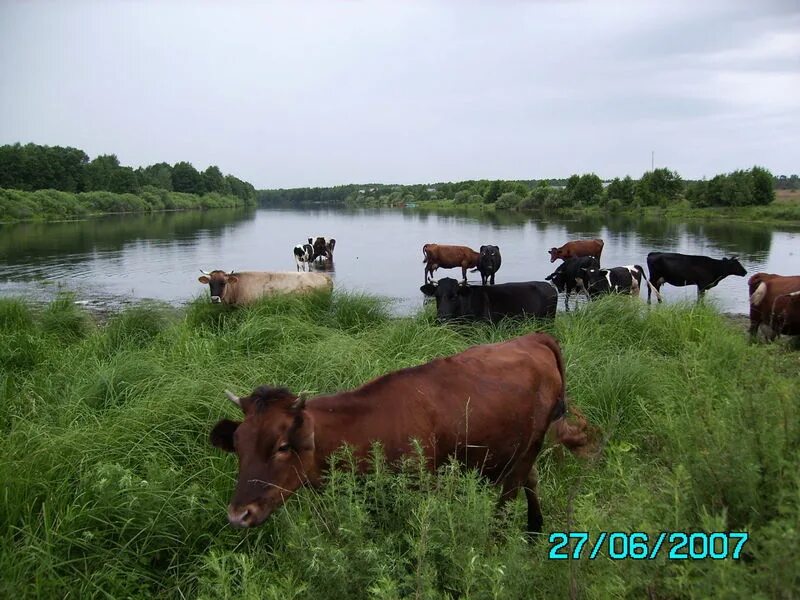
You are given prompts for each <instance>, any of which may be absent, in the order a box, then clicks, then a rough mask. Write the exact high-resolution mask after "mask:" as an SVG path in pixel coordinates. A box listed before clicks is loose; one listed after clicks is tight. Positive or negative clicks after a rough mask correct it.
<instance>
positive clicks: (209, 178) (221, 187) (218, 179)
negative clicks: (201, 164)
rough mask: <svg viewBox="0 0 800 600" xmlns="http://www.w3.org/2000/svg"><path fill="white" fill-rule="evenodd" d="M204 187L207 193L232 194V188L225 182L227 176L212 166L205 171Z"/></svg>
mask: <svg viewBox="0 0 800 600" xmlns="http://www.w3.org/2000/svg"><path fill="white" fill-rule="evenodd" d="M203 187H204V189H205V191H206V192H217V193H219V194H230V193H231V187H230V185H228V182H227V181H225V176H224V175H223V174H222V171H220V170H219V167H217V166H215V165H211V166H210V167H208V168H207V169H206V170H205V171H203Z"/></svg>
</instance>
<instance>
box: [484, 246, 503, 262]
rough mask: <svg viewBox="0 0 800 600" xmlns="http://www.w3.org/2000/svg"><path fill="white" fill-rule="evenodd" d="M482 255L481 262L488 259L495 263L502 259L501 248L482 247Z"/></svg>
mask: <svg viewBox="0 0 800 600" xmlns="http://www.w3.org/2000/svg"><path fill="white" fill-rule="evenodd" d="M480 255H481V261H483V260H487V259H488V260H489V261H491V263H495V262H497V259H499V258H500V248H499V247H497V246H481V249H480Z"/></svg>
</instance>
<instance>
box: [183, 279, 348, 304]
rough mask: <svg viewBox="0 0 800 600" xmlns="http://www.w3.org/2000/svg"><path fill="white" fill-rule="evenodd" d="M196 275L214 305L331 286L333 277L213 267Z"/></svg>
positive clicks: (239, 302)
mask: <svg viewBox="0 0 800 600" xmlns="http://www.w3.org/2000/svg"><path fill="white" fill-rule="evenodd" d="M201 273H203V275H202V276H201V277H199V278H198V281H199V282H200V283H202V284H208V287H209V288H210V290H211V302H212V303H213V304H230V305H241V304H251V303H253V302H255V301H257V300H259V299H260V298H263V297H264V296H270V295H272V294H286V293H292V292H309V291H312V290H320V289H322V290H328V291H330V290H331V289H333V280H332V279H331V277H330V275H325V274H324V273H295V272H291V271H290V272H287V273H274V272H268V271H243V272H241V273H238V272H237V273H234V272H233V271H231V272H230V273H226V272H225V271H220V270H214V271H211V272H210V273H206V272H205V271H203V270H201Z"/></svg>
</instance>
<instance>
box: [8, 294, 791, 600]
mask: <svg viewBox="0 0 800 600" xmlns="http://www.w3.org/2000/svg"><path fill="white" fill-rule="evenodd" d="M542 330H543V331H547V332H549V333H551V334H553V335H554V336H555V337H556V338H557V339H558V340H559V342H560V344H561V347H562V349H563V353H564V358H565V363H566V377H567V393H568V397H569V399H570V402H571V403H572V405H573V406H576V407H579V408H580V409H581V410H582V411H583V412H584V413H585V414H586V415H587V417H588V418H589V419H590V420H591V421H592V422H593V423H594V424H595V425H597V426H598V427H600V428H601V430H602V436H603V440H604V443H603V452H602V454H601V455H600V456H599V457H597V458H595V459H592V460H590V461H585V460H579V459H576V458H574V457H573V456H572V455H570V454H568V453H564V452H563V451H562V450H561V449H560V448H552V447H548V448H546V449H545V450H544V451H543V453H542V455H541V457H540V459H539V476H540V477H539V478H540V484H539V494H540V499H541V503H542V509H543V513H544V518H545V524H544V527H545V532H544V535H543V536H542V538H541V539H539V540H538V541H537V542H536V543H532V544H531V543H528V542H527V541H526V539H525V538H524V536H523V535H522V527H523V524H524V522H525V515H524V502H523V500H522V498H518V499H517V501H516V502H514V503H512V504H511V505H510V506H509V510H508V511H507V512H506V513H505V514H503V515H502V516H501V517H500V518H496V517H495V515H494V506H495V502H496V500H497V490H496V489H494V488H492V487H490V486H488V485H487V484H486V482H484V481H482V480H481V479H480V478H479V477H478V476H477V475H476V474H475V473H474V472H464V471H463V470H461V469H459V468H457V467H455V466H450V467H445V468H443V469H442V470H441V472H440V473H439V475H438V477H435V478H434V477H431V476H429V475H427V474H426V473H425V471H424V470H422V469H420V468H419V465H418V464H416V463H414V461H411V462H410V463H409V464H408V465H407V466H406V468H404V469H401V471H400V473H391V472H389V471H388V470H387V469H386V468H385V467H386V466H385V465H384V464H383V463H382V462H381V459H380V453H379V452H378V453H376V457H375V461H376V469H375V472H374V473H372V474H371V475H368V476H363V477H362V476H357V475H355V473H354V472H353V470H352V469H351V468H348V467H347V466H346V465H347V463H346V462H345V463H344V465H343V466H344V468H343V469H342V470H338V471H336V472H335V473H334V474H332V475H331V476H330V478H329V480H328V485H327V486H326V487H325V488H322V489H320V490H303V491H301V492H300V493H298V494H296V495H295V496H293V497H292V498H290V499H289V500H288V501H287V503H286V505H285V506H284V507H283V508H281V509H280V510H278V511H277V512H276V513H275V514H274V515H273V516H272V517H271V518H270V519H269V520H268V521H267V522H266V523H265V524H264V525H263V526H262V527H260V528H258V529H254V530H248V531H241V530H234V529H233V528H231V527H230V526H228V524H227V521H226V516H225V515H226V512H225V511H226V505H227V503H228V501H229V499H230V496H231V493H232V490H233V486H234V482H235V477H236V473H237V460H236V457H235V456H231V455H226V454H223V453H222V452H219V451H217V450H216V449H214V448H212V447H211V446H210V445H209V443H208V434H209V431H210V430H211V428H212V427H213V425H214V424H215V423H216V421H217V420H218V419H220V418H234V419H236V418H239V416H240V415H238V414H237V410H236V408H235V407H234V406H232V404H231V403H230V402H228V401H227V400H226V399H225V397H224V395H223V390H224V389H225V388H229V389H232V390H234V391H235V392H237V393H246V392H248V391H250V390H251V389H252V388H254V387H255V386H258V385H261V384H265V383H268V384H272V385H284V386H287V387H289V388H291V389H292V390H294V391H300V390H305V391H309V392H310V393H311V394H312V395H314V394H322V393H326V392H335V391H338V390H345V389H351V388H353V387H356V386H358V385H360V384H362V383H364V382H366V381H369V380H371V379H373V378H375V377H377V376H379V375H381V374H384V373H387V372H390V371H394V370H397V369H401V368H404V367H409V366H413V365H418V364H421V363H424V362H427V361H430V360H431V359H433V358H435V357H439V356H447V355H451V354H454V353H456V352H459V351H461V350H464V349H466V348H468V347H469V346H471V345H474V344H481V343H488V342H495V341H500V340H504V339H509V338H511V337H514V336H517V335H521V334H524V333H527V332H530V331H542ZM0 365H2V366H1V367H0V431H2V437H3V443H2V444H0V481H2V484H3V485H2V490H3V493H2V494H0V597H3V598H14V599H24V598H45V599H48V598H66V597H68V598H92V597H102V598H176V599H181V598H207V599H212V598H245V599H254V600H255V599H261V598H266V599H275V600H277V599H285V598H324V599H325V600H337V599H351V598H352V599H356V598H358V599H360V598H364V597H369V598H375V599H386V600H390V599H397V598H408V597H416V598H515V599H523V598H544V597H547V598H568V597H579V598H648V597H650V598H659V599H662V600H666V599H683V598H712V597H713V598H745V597H746V598H795V597H800V571H798V569H797V564H798V561H800V528H798V523H800V501H798V499H800V474H799V472H798V468H797V465H798V464H800V402H799V401H798V398H800V377H799V376H798V352H797V350H796V349H793V348H792V346H791V345H790V344H788V343H786V341H785V340H782V341H780V342H779V343H775V344H769V345H767V344H751V343H749V340H748V338H747V335H746V333H745V331H744V330H743V329H742V328H741V327H736V326H733V325H731V324H730V322H729V320H727V319H726V318H725V317H724V316H723V315H721V314H719V312H718V311H717V310H716V309H715V308H714V305H713V303H711V302H709V303H704V304H699V305H696V304H693V303H691V304H684V305H681V304H678V305H658V306H650V307H648V306H647V305H646V304H644V303H642V302H637V301H634V300H633V299H630V298H627V297H607V298H603V299H601V300H598V301H596V302H592V303H591V304H588V305H584V306H582V307H581V308H580V309H578V310H576V311H574V312H572V313H570V314H559V315H558V317H557V318H556V319H555V321H553V322H549V323H542V322H537V321H534V320H510V321H504V322H502V323H500V324H499V325H496V326H490V325H485V324H473V325H451V326H440V325H437V324H436V322H435V319H434V313H433V311H432V310H431V307H428V308H427V309H425V310H423V311H421V312H419V313H418V314H416V315H414V316H411V317H401V318H394V317H391V316H390V312H389V310H388V308H387V304H386V302H385V301H384V300H382V299H380V298H376V297H372V296H364V295H357V294H351V293H343V292H338V291H337V292H334V293H333V294H329V293H317V294H311V295H308V296H304V297H275V298H269V299H265V300H263V301H262V302H260V303H258V304H256V305H254V306H251V307H249V308H243V309H231V308H228V307H224V306H219V305H211V304H210V303H209V302H208V300H207V299H206V298H198V299H197V300H196V301H194V302H192V303H190V304H189V305H188V306H187V307H185V308H181V309H176V308H172V307H166V306H161V305H157V304H149V303H141V304H138V305H136V306H133V307H131V308H128V309H126V310H124V311H122V312H119V313H117V314H114V315H111V316H110V318H108V319H104V320H103V321H102V322H100V323H98V322H97V321H96V320H94V319H91V318H90V317H89V315H88V314H87V313H86V312H85V311H84V310H83V309H81V308H79V307H77V306H76V305H75V304H74V302H73V299H72V298H70V297H69V296H63V297H59V298H58V299H56V300H55V301H53V302H51V303H50V304H48V305H45V306H42V307H32V306H31V305H29V304H28V303H26V302H24V301H22V300H15V299H0ZM464 376H465V377H475V376H478V374H475V373H465V374H464ZM310 401H311V402H313V400H310ZM557 531H585V532H588V534H589V536H590V539H591V540H596V539H598V536H599V534H600V532H612V531H621V532H629V533H630V532H636V531H640V532H645V533H647V534H648V535H650V536H651V539H655V537H657V535H658V533H659V532H661V531H670V532H672V531H686V532H694V531H704V532H714V531H720V532H726V531H747V532H748V533H749V536H750V539H749V541H748V542H747V543H746V545H745V547H744V552H743V557H742V559H740V560H731V559H728V560H667V559H666V557H665V556H660V557H659V558H658V559H656V560H612V559H611V558H609V557H608V552H607V551H605V550H604V551H602V552H600V553H599V555H598V557H597V559H596V560H587V558H586V553H584V554H583V558H581V559H580V560H575V561H558V560H549V559H548V551H549V549H550V547H551V544H550V543H549V542H548V537H547V536H548V535H549V534H550V533H551V532H557ZM665 553H666V551H665Z"/></svg>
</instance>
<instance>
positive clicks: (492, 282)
mask: <svg viewBox="0 0 800 600" xmlns="http://www.w3.org/2000/svg"><path fill="white" fill-rule="evenodd" d="M491 284H492V285H494V272H492V281H491Z"/></svg>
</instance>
